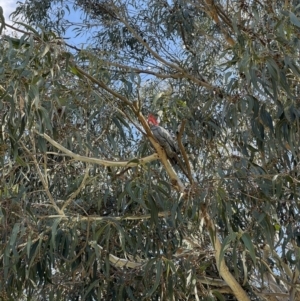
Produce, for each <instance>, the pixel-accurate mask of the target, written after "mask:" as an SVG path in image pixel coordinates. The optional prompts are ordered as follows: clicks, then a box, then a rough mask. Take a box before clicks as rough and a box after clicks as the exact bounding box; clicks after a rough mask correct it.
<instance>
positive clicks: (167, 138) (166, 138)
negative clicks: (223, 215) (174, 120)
mask: <svg viewBox="0 0 300 301" xmlns="http://www.w3.org/2000/svg"><path fill="white" fill-rule="evenodd" d="M148 124H149V126H150V129H151V131H152V133H153V136H154V137H155V139H156V140H157V142H158V143H159V145H160V146H161V147H162V148H163V149H164V150H165V152H166V154H167V157H168V159H169V160H170V162H171V163H173V164H176V163H177V161H178V160H177V159H178V156H177V154H179V148H178V145H177V143H176V141H175V140H174V139H173V137H172V136H171V134H170V133H169V132H168V131H167V130H165V129H164V128H163V127H161V126H159V122H158V121H157V119H156V118H155V117H154V116H153V115H152V114H149V116H148Z"/></svg>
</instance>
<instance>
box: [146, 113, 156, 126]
mask: <svg viewBox="0 0 300 301" xmlns="http://www.w3.org/2000/svg"><path fill="white" fill-rule="evenodd" d="M148 123H149V124H153V125H158V122H157V120H156V118H155V117H154V116H153V115H152V114H149V116H148Z"/></svg>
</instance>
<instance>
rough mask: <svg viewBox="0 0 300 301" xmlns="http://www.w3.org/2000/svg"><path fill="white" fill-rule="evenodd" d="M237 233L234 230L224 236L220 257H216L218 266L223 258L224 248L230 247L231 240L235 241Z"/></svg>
mask: <svg viewBox="0 0 300 301" xmlns="http://www.w3.org/2000/svg"><path fill="white" fill-rule="evenodd" d="M236 237H237V235H236V233H235V232H231V233H230V234H229V235H228V236H226V237H225V239H224V240H223V243H222V246H221V251H220V257H219V258H218V262H217V264H218V266H220V263H221V261H222V260H223V259H224V254H225V252H226V250H227V249H228V248H229V247H230V244H231V242H233V241H235V239H236Z"/></svg>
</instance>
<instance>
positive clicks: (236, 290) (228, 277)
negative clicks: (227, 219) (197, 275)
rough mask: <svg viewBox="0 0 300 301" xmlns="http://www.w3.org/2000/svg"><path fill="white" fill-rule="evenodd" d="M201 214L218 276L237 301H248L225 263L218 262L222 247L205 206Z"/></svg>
mask: <svg viewBox="0 0 300 301" xmlns="http://www.w3.org/2000/svg"><path fill="white" fill-rule="evenodd" d="M201 209H202V214H203V217H204V220H205V224H206V227H207V228H208V231H209V233H210V239H211V241H212V244H213V246H214V249H215V258H216V262H217V268H218V270H219V273H220V276H221V277H222V278H223V279H224V280H225V281H226V283H227V284H228V286H229V287H230V288H231V289H232V292H233V294H234V295H235V297H236V298H237V299H238V300H239V301H250V299H249V297H248V296H247V294H246V292H245V291H244V290H243V288H242V287H241V285H240V284H239V283H238V282H237V281H236V279H235V278H234V277H233V275H232V274H231V273H230V272H229V269H228V267H227V265H226V263H225V260H224V258H222V260H220V255H221V249H222V245H221V242H220V240H219V238H218V233H217V229H216V227H215V225H214V224H213V222H212V220H211V218H210V216H209V214H208V213H207V210H206V205H202V208H201Z"/></svg>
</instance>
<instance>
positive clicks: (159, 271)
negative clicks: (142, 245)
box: [146, 259, 163, 297]
mask: <svg viewBox="0 0 300 301" xmlns="http://www.w3.org/2000/svg"><path fill="white" fill-rule="evenodd" d="M162 267H163V262H162V260H161V259H158V260H157V261H156V266H155V269H156V271H155V274H156V276H155V282H154V285H153V287H152V288H151V289H150V290H148V291H147V292H146V297H150V296H151V295H152V294H153V293H154V292H155V290H156V289H157V287H158V286H159V284H160V278H161V275H162Z"/></svg>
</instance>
